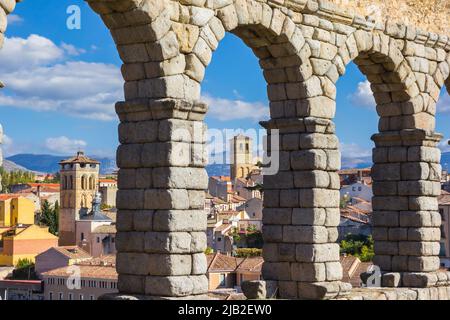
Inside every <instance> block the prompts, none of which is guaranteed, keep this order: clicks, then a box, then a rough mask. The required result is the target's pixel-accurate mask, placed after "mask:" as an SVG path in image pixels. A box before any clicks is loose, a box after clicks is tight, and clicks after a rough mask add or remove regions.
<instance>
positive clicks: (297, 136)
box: [263, 100, 351, 299]
mask: <svg viewBox="0 0 450 320" xmlns="http://www.w3.org/2000/svg"><path fill="white" fill-rule="evenodd" d="M303 103H305V100H303V101H298V103H296V102H295V101H286V102H283V106H282V108H284V109H285V110H286V109H287V108H289V107H293V108H294V110H295V105H296V104H297V106H299V105H301V104H303ZM292 104H294V105H293V106H292ZM272 107H273V103H272V104H271V108H272ZM280 108H281V107H280ZM263 125H264V127H265V128H266V129H268V134H269V135H270V129H278V130H279V134H280V148H279V149H280V150H279V159H280V169H279V172H278V173H277V174H275V175H268V176H264V209H263V210H264V211H263V237H264V248H263V255H264V260H265V263H264V265H263V278H264V280H274V281H277V283H278V288H279V292H278V295H279V297H280V298H289V299H297V298H300V299H302V298H303V299H322V298H330V297H335V296H337V295H338V294H342V293H344V292H347V291H348V290H349V289H350V288H351V286H350V285H349V284H344V283H342V282H341V281H340V280H341V279H342V267H341V264H340V261H339V245H338V244H337V243H336V240H337V238H338V230H337V226H338V224H339V220H340V213H339V188H340V181H339V176H338V174H337V170H339V169H340V152H339V149H338V139H337V137H336V135H335V126H334V124H333V122H332V121H331V120H327V119H320V118H313V117H307V118H290V119H272V120H270V121H268V122H265V123H263ZM269 145H270V144H269ZM269 152H270V153H272V156H273V152H274V150H269Z"/></svg>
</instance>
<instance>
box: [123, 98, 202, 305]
mask: <svg viewBox="0 0 450 320" xmlns="http://www.w3.org/2000/svg"><path fill="white" fill-rule="evenodd" d="M116 109H117V113H118V115H119V117H120V120H121V123H120V126H119V139H120V143H121V145H120V146H119V148H118V151H117V164H118V166H119V168H120V170H119V191H118V195H117V208H118V215H117V229H118V230H117V231H118V233H117V238H116V247H117V271H118V273H119V279H118V289H119V292H120V294H129V295H135V296H145V298H173V297H179V298H186V297H199V296H200V295H202V294H205V293H206V292H207V290H208V280H207V278H206V276H205V273H206V268H207V263H206V257H205V255H204V250H205V249H206V223H207V217H206V215H205V213H204V210H203V208H204V196H205V189H206V188H207V183H208V179H207V174H206V170H205V169H204V166H205V164H206V160H207V159H206V152H205V151H206V150H205V138H204V131H205V127H204V124H203V117H204V114H205V112H206V109H207V107H206V105H204V104H202V103H192V102H186V101H184V100H177V99H160V100H152V99H140V100H134V102H121V103H118V104H117V105H116Z"/></svg>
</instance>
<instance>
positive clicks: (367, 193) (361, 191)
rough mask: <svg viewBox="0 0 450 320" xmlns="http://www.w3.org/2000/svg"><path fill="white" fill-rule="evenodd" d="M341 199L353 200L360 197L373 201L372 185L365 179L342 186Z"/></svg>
mask: <svg viewBox="0 0 450 320" xmlns="http://www.w3.org/2000/svg"><path fill="white" fill-rule="evenodd" d="M340 194H341V199H345V200H347V201H351V199H352V198H355V197H356V198H360V199H363V200H365V201H369V202H371V201H372V197H373V191H372V185H367V184H366V183H364V182H363V181H357V182H355V183H352V184H350V185H347V186H343V187H341V190H340Z"/></svg>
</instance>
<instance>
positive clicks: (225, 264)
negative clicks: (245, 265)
mask: <svg viewBox="0 0 450 320" xmlns="http://www.w3.org/2000/svg"><path fill="white" fill-rule="evenodd" d="M206 260H207V261H208V272H219V271H228V272H233V271H235V270H236V268H237V267H238V265H239V263H240V262H241V259H239V258H236V257H232V256H227V255H224V254H221V253H218V252H217V253H214V254H208V255H206Z"/></svg>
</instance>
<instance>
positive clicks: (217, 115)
mask: <svg viewBox="0 0 450 320" xmlns="http://www.w3.org/2000/svg"><path fill="white" fill-rule="evenodd" d="M202 100H203V101H205V102H206V103H207V104H208V106H209V110H208V116H210V117H211V118H214V119H218V120H221V121H229V120H238V119H250V120H253V121H261V120H265V119H267V118H268V117H269V107H268V106H267V105H265V104H263V103H261V102H246V101H242V100H230V99H223V98H216V97H212V96H210V95H208V94H204V95H203V96H202Z"/></svg>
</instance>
